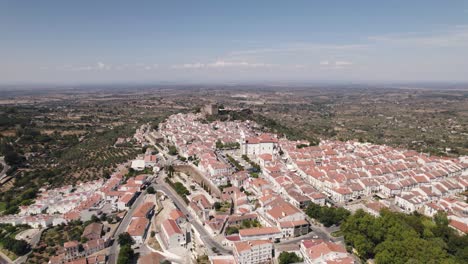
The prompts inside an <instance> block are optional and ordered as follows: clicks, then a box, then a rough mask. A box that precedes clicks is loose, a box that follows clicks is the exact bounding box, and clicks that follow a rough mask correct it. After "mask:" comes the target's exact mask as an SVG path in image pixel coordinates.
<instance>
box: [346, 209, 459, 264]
mask: <svg viewBox="0 0 468 264" xmlns="http://www.w3.org/2000/svg"><path fill="white" fill-rule="evenodd" d="M341 231H342V232H343V234H344V238H345V242H346V244H347V245H348V246H352V247H353V248H355V249H356V251H357V252H358V254H359V256H360V257H361V258H362V259H370V258H374V259H375V262H376V263H378V264H380V263H384V264H386V263H396V264H398V263H468V236H467V235H465V236H458V235H457V234H456V233H455V231H454V230H453V229H451V228H450V227H448V220H447V216H446V215H445V214H444V213H438V214H437V215H436V216H435V217H434V220H432V219H430V218H428V217H425V216H422V215H420V214H418V213H413V214H411V215H406V214H402V213H395V212H390V211H388V210H385V209H384V210H382V211H381V215H380V217H374V216H372V215H370V214H368V213H365V212H364V211H362V210H358V211H357V212H356V213H355V214H353V215H351V216H349V217H348V218H347V219H346V220H345V221H344V222H343V224H342V225H341Z"/></svg>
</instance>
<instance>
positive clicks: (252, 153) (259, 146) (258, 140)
mask: <svg viewBox="0 0 468 264" xmlns="http://www.w3.org/2000/svg"><path fill="white" fill-rule="evenodd" d="M240 149H241V154H242V155H247V156H249V157H256V156H258V155H261V154H270V155H274V154H275V153H276V151H277V149H278V139H277V138H275V137H273V136H272V135H269V134H262V135H260V136H258V137H249V138H245V137H242V141H241V146H240Z"/></svg>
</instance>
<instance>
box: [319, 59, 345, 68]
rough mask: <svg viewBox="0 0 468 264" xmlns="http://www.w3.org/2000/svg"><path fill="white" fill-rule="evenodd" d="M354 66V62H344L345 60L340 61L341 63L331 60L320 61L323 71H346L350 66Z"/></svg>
mask: <svg viewBox="0 0 468 264" xmlns="http://www.w3.org/2000/svg"><path fill="white" fill-rule="evenodd" d="M351 65H353V63H352V62H350V61H344V60H339V61H329V60H323V61H320V66H321V68H322V69H325V70H329V69H332V70H338V69H344V68H348V67H349V66H351Z"/></svg>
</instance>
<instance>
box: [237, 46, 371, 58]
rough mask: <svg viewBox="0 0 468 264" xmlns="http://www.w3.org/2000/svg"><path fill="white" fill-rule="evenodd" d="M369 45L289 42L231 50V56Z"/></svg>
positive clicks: (341, 48)
mask: <svg viewBox="0 0 468 264" xmlns="http://www.w3.org/2000/svg"><path fill="white" fill-rule="evenodd" d="M367 47H368V45H362V44H344V45H339V44H317V43H289V44H286V45H284V46H282V47H276V48H258V49H250V50H239V51H233V52H230V53H229V55H230V56H237V55H255V54H264V53H295V52H308V51H323V50H335V51H337V50H343V51H345V50H357V49H364V48H367Z"/></svg>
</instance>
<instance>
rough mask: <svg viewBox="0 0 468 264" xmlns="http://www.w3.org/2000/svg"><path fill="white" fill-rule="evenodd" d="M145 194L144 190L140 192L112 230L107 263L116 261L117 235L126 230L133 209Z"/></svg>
mask: <svg viewBox="0 0 468 264" xmlns="http://www.w3.org/2000/svg"><path fill="white" fill-rule="evenodd" d="M145 196H146V192H143V193H141V194H140V196H138V198H137V199H136V200H135V202H134V203H133V205H132V207H130V210H128V212H127V214H126V215H125V217H124V218H123V219H122V221H120V225H119V226H118V227H117V229H116V230H115V232H114V235H113V236H112V239H113V240H114V243H113V244H112V246H111V248H110V250H109V260H108V262H107V263H109V264H115V263H117V256H118V254H119V250H120V246H119V243H118V241H117V240H118V238H119V235H120V234H122V233H124V232H125V231H126V230H127V227H128V225H129V224H130V221H131V220H132V215H133V211H135V209H136V208H137V207H138V206H140V204H141V203H142V202H143V201H144V200H145Z"/></svg>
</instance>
